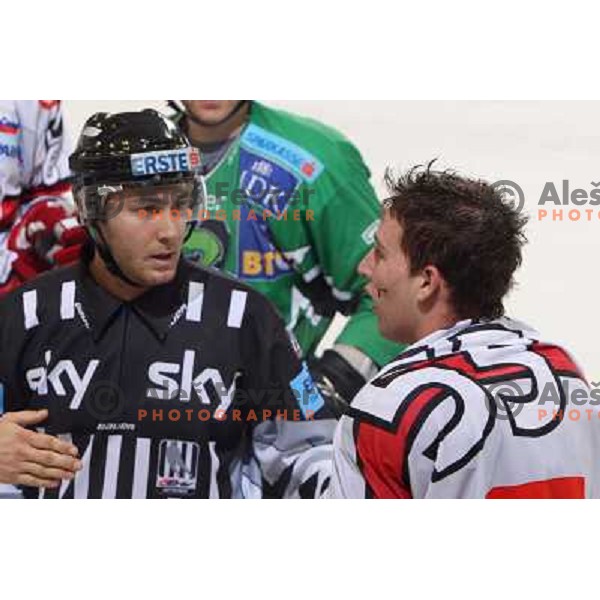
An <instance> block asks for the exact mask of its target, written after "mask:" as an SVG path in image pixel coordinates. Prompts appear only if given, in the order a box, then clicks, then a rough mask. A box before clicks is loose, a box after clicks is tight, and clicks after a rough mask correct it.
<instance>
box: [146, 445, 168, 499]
mask: <svg viewBox="0 0 600 600" xmlns="http://www.w3.org/2000/svg"><path fill="white" fill-rule="evenodd" d="M161 441H162V440H152V441H151V443H150V461H149V465H148V488H147V489H148V491H147V497H148V498H162V497H163V496H161V495H160V494H159V493H158V490H157V489H156V478H157V476H158V473H161V472H162V469H161V465H159V464H158V456H159V448H160V443H161ZM165 456H166V451H165V453H164V455H163V458H162V461H161V462H163V463H164V461H165Z"/></svg>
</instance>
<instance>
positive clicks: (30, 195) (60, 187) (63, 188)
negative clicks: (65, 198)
mask: <svg viewBox="0 0 600 600" xmlns="http://www.w3.org/2000/svg"><path fill="white" fill-rule="evenodd" d="M70 190H71V184H70V183H68V182H66V181H61V182H59V183H55V184H54V185H49V186H47V187H38V188H34V189H32V190H27V191H26V192H24V193H23V194H21V196H20V198H19V199H20V201H21V202H22V203H25V202H31V200H34V199H35V198H39V197H40V196H60V195H61V194H66V193H67V192H68V191H70Z"/></svg>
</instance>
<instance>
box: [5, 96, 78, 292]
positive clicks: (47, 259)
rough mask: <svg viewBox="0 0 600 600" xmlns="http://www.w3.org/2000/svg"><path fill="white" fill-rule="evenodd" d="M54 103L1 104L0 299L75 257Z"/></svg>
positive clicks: (62, 139)
mask: <svg viewBox="0 0 600 600" xmlns="http://www.w3.org/2000/svg"><path fill="white" fill-rule="evenodd" d="M69 150H70V148H69V147H68V143H67V139H66V136H65V135H64V132H63V116H62V110H61V105H60V102H59V101H58V100H1V101H0V297H1V296H3V295H4V294H6V293H7V292H9V291H11V290H12V289H14V288H16V287H18V286H20V285H21V284H22V283H24V282H25V281H28V280H29V279H32V278H33V277H35V276H36V275H38V274H39V273H41V272H43V271H46V270H48V269H50V268H52V267H53V266H54V265H62V264H68V263H69V262H72V261H73V260H75V259H76V258H77V257H78V256H79V251H80V247H81V243H82V242H83V240H84V239H85V232H84V229H83V228H82V227H80V226H79V223H78V222H77V219H76V218H75V207H74V202H73V199H72V196H71V186H70V184H69V168H68V165H67V158H68V156H69Z"/></svg>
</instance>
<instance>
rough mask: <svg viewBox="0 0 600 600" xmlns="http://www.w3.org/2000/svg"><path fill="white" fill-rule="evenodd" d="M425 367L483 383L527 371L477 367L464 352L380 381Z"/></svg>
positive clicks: (520, 367)
mask: <svg viewBox="0 0 600 600" xmlns="http://www.w3.org/2000/svg"><path fill="white" fill-rule="evenodd" d="M427 367H434V368H435V367H449V368H451V369H454V370H455V371H458V372H459V373H462V374H463V375H466V376H467V377H470V378H472V379H474V380H475V381H485V380H486V379H490V378H492V379H493V378H498V377H506V378H507V379H510V378H514V377H516V376H519V375H526V374H527V369H526V367H524V366H523V365H514V364H512V365H499V366H497V367H477V366H475V365H473V364H472V363H471V362H469V361H468V360H467V357H466V356H465V354H464V352H461V353H460V354H456V355H452V356H449V357H447V358H441V359H440V358H437V359H434V360H425V361H420V362H418V363H414V364H411V365H408V366H407V367H406V368H405V369H402V368H400V369H398V370H397V371H396V370H393V369H392V370H390V371H389V373H386V374H384V375H382V377H381V378H382V379H385V378H386V377H392V374H393V375H394V376H395V377H397V376H398V375H400V374H404V373H405V372H406V373H408V372H411V371H417V370H419V369H425V368H427Z"/></svg>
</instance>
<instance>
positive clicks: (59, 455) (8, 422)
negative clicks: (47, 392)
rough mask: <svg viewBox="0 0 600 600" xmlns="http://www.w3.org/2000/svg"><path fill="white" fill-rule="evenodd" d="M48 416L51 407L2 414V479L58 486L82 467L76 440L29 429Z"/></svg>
mask: <svg viewBox="0 0 600 600" xmlns="http://www.w3.org/2000/svg"><path fill="white" fill-rule="evenodd" d="M47 418H48V411H47V410H24V411H22V412H13V413H6V414H5V415H4V416H3V417H2V418H0V483H9V484H12V485H27V486H33V487H44V488H54V487H57V486H59V485H60V482H61V480H62V479H73V477H75V474H76V472H77V471H79V469H81V461H80V460H78V458H77V455H78V450H77V448H76V447H75V446H74V445H73V444H69V443H68V442H63V441H61V440H59V439H58V438H57V437H54V436H51V435H46V434H45V433H37V432H35V431H30V430H29V429H25V428H26V427H30V426H32V425H37V424H39V423H42V422H43V421H45V420H46V419H47Z"/></svg>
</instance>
